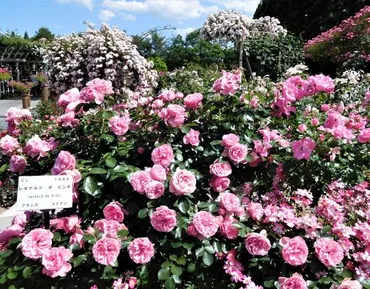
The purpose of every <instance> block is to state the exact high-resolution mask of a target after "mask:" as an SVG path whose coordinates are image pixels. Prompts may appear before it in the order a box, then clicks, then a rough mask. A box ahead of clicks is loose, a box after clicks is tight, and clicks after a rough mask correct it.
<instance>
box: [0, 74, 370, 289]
mask: <svg viewBox="0 0 370 289" xmlns="http://www.w3.org/2000/svg"><path fill="white" fill-rule="evenodd" d="M334 90H335V85H334V81H333V80H332V79H331V78H329V77H325V76H323V75H316V76H292V77H290V78H288V79H287V80H285V81H284V82H282V83H272V82H270V81H268V80H267V79H258V81H257V82H256V83H241V74H240V71H236V72H234V73H230V72H223V74H222V77H221V78H219V79H217V80H216V81H215V83H214V84H213V87H212V88H210V89H208V91H206V92H205V93H203V94H200V93H197V92H196V91H194V92H193V93H192V94H188V95H186V96H184V95H183V94H182V93H180V92H173V91H166V92H163V93H161V94H159V95H158V96H156V97H142V96H140V95H137V94H135V95H134V98H133V99H131V100H129V101H127V102H123V103H120V104H118V105H117V104H116V105H113V103H111V102H112V100H111V98H110V97H109V95H110V94H112V93H113V90H112V85H111V83H110V82H109V81H104V80H100V79H95V80H93V81H91V82H88V83H87V86H86V87H84V88H83V89H82V90H81V91H79V90H78V89H71V90H69V91H67V92H65V93H64V94H62V95H61V96H60V97H59V100H58V105H59V106H60V107H61V108H62V109H63V110H64V114H62V115H60V116H53V117H50V118H48V119H43V120H41V121H40V120H34V119H32V116H31V114H30V113H29V111H27V110H18V109H10V110H9V111H8V113H7V117H6V121H7V123H8V131H7V133H6V134H5V135H4V136H3V137H2V138H1V139H0V149H1V151H2V156H1V159H0V162H1V163H0V168H1V172H2V176H3V177H4V178H5V179H12V180H15V181H16V180H17V176H18V175H19V174H23V175H43V174H53V175H71V176H72V177H73V179H74V206H73V208H71V209H65V210H63V211H62V212H59V213H55V212H52V219H51V222H50V224H51V228H50V229H45V228H44V227H43V220H42V214H40V213H37V212H26V213H24V214H20V215H19V216H17V217H16V218H15V219H14V221H13V225H12V226H11V227H9V228H7V229H6V230H4V231H2V232H1V233H0V244H1V251H2V252H1V253H0V284H2V285H1V286H4V288H5V287H8V286H11V285H12V286H15V287H16V288H18V287H24V288H31V287H29V285H27V284H32V287H34V288H52V286H54V288H75V287H76V286H79V287H80V286H84V288H112V287H113V288H134V287H139V288H162V286H164V287H165V288H166V289H172V288H209V287H210V286H211V287H212V288H225V287H227V286H230V288H273V287H279V286H280V287H279V288H282V289H290V288H330V287H331V286H333V287H335V288H337V287H338V288H342V289H343V288H361V284H362V285H363V286H364V287H366V288H369V286H370V283H369V281H368V280H369V277H370V276H369V275H370V272H369V270H368V268H369V265H370V264H369V260H368V258H367V256H368V254H369V251H368V250H369V248H370V247H369V246H368V242H369V232H370V225H369V221H368V220H369V212H370V211H369V207H368V203H369V197H370V190H369V183H368V182H367V181H368V180H369V176H370V170H369V163H370V155H369V153H368V152H369V142H370V128H368V121H369V109H368V105H369V103H370V101H369V93H367V94H366V95H359V96H358V98H357V99H358V100H359V101H356V102H354V103H350V104H346V105H344V104H343V103H333V102H331V99H332V97H331V96H332V94H333V93H334ZM360 282H361V284H360ZM27 286H28V287H27Z"/></svg>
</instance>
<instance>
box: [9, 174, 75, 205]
mask: <svg viewBox="0 0 370 289" xmlns="http://www.w3.org/2000/svg"><path fill="white" fill-rule="evenodd" d="M72 190H73V179H72V177H71V176H66V175H65V176H21V177H19V180H18V194H17V203H16V205H15V206H16V207H15V209H16V210H19V211H27V210H46V209H62V208H71V207H72V198H73V197H72Z"/></svg>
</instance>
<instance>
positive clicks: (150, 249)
mask: <svg viewBox="0 0 370 289" xmlns="http://www.w3.org/2000/svg"><path fill="white" fill-rule="evenodd" d="M127 250H128V254H129V256H130V258H131V260H132V261H134V262H135V263H136V264H146V263H148V262H149V261H150V260H151V259H152V257H153V256H154V244H153V243H151V242H150V241H149V239H148V238H136V239H134V240H133V241H132V242H131V243H130V245H128V247H127Z"/></svg>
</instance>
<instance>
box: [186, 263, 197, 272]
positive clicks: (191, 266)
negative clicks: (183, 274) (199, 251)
mask: <svg viewBox="0 0 370 289" xmlns="http://www.w3.org/2000/svg"><path fill="white" fill-rule="evenodd" d="M195 268H196V265H195V264H194V263H190V264H189V265H188V272H189V273H192V272H194V271H195Z"/></svg>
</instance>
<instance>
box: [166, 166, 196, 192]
mask: <svg viewBox="0 0 370 289" xmlns="http://www.w3.org/2000/svg"><path fill="white" fill-rule="evenodd" d="M196 182H197V179H196V178H195V175H194V174H193V173H192V172H190V171H187V170H181V169H179V168H177V169H176V171H175V173H174V174H173V175H172V178H171V180H170V187H169V189H170V192H171V193H173V194H175V195H176V196H183V195H189V194H191V193H193V192H194V191H195V190H196V188H197V186H196Z"/></svg>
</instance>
